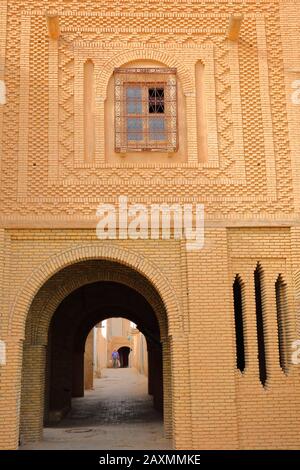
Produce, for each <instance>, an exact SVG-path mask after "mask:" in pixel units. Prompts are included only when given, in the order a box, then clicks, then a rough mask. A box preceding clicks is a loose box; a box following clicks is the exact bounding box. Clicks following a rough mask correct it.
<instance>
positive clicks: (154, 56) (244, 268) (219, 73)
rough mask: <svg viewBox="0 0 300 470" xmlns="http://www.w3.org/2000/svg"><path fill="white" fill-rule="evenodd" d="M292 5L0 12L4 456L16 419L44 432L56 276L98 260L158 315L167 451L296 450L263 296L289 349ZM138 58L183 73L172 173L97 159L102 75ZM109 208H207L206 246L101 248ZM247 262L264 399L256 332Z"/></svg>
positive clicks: (294, 211) (289, 380) (294, 324)
mask: <svg viewBox="0 0 300 470" xmlns="http://www.w3.org/2000/svg"><path fill="white" fill-rule="evenodd" d="M299 6H300V1H299V0H282V1H270V0H263V1H258V0H257V1H256V0H247V1H244V2H241V1H238V0H235V1H230V2H229V1H227V0H224V1H219V2H215V1H212V0H206V1H200V0H193V1H188V0H177V1H175V0H165V1H162V2H161V1H158V0H152V1H147V2H146V1H144V0H141V1H138V2H136V1H133V0H128V1H126V2H122V1H116V2H113V4H112V2H110V1H105V0H101V1H94V0H89V1H85V2H83V1H79V0H77V1H75V0H71V1H68V2H66V1H63V0H53V1H52V0H44V1H41V0H33V1H30V2H29V1H26V0H22V1H19V2H15V1H13V0H7V1H3V0H1V1H0V13H1V15H0V18H1V19H0V80H2V79H4V80H5V83H6V87H7V104H5V105H0V152H1V154H0V165H1V166H0V170H1V179H0V189H1V191H0V208H1V217H0V293H1V295H0V339H1V340H4V341H5V342H6V348H7V353H6V365H3V366H0V387H1V393H0V419H1V423H4V426H2V431H1V429H0V448H4V449H6V448H10V449H11V448H16V447H17V446H18V439H19V422H20V420H21V429H22V430H23V432H24V434H25V435H27V437H28V435H29V436H31V438H32V439H34V438H40V437H41V426H42V413H43V400H44V395H43V390H44V370H43V367H44V359H45V348H46V342H47V341H46V338H47V331H48V324H49V321H50V319H51V315H53V313H54V310H55V305H58V302H60V301H61V300H62V299H63V298H64V297H65V296H66V295H67V294H68V293H69V292H70V291H71V289H72V282H71V280H70V278H68V276H67V275H66V276H65V277H64V275H63V271H62V270H64V269H65V268H67V267H68V269H69V268H70V269H71V270H72V269H73V268H72V266H73V267H74V266H75V264H76V263H78V262H87V263H93V260H99V262H102V261H101V260H105V262H107V263H108V262H111V263H114V264H113V265H112V266H111V267H110V268H109V269H108V272H109V275H111V276H115V279H119V280H120V281H122V282H125V283H126V282H127V283H128V285H129V286H131V287H133V286H136V288H137V289H138V291H139V292H140V293H141V294H142V295H144V296H145V297H146V298H147V299H148V300H149V302H152V303H153V305H154V306H155V308H154V310H155V311H156V313H157V316H158V319H159V324H160V327H161V332H162V343H163V368H164V397H165V405H164V406H165V410H164V411H165V429H166V434H167V435H168V436H169V437H172V439H173V445H174V447H175V448H178V449H188V448H193V449H197V448H219V449H228V448H236V449H237V448H240V449H245V448H299V445H300V441H299V439H300V438H299V433H298V427H297V418H298V416H299V413H300V401H299V397H300V393H299V392H300V390H299V388H300V380H299V379H300V376H299V366H295V365H291V364H290V367H289V370H288V374H287V375H285V374H284V373H283V372H282V370H281V369H280V366H279V361H278V338H277V324H276V305H275V287H274V284H275V282H276V279H277V277H278V275H279V274H281V275H282V276H283V277H284V280H285V282H286V283H287V289H288V305H289V309H288V312H289V313H288V323H289V335H290V340H292V339H297V337H298V338H299V334H300V327H299V325H300V317H299V315H300V314H299V308H300V300H299V299H300V230H299V207H300V205H299V204H300V196H299V194H300V193H299V188H300V184H299V181H300V179H299V164H298V161H297V159H298V154H299V152H298V150H299V145H300V131H299V125H298V122H299V118H300V116H299V110H300V105H299V106H297V105H293V103H292V102H291V91H292V90H293V89H292V83H293V81H294V80H297V79H298V80H299V79H300V76H299V71H298V68H297V67H298V65H297V64H298V62H299V38H298V29H299V20H298V18H297V14H296V13H295V11H297V10H298V9H299ZM46 10H49V11H50V12H52V13H54V12H56V13H58V14H59V17H60V25H61V38H60V39H59V41H58V42H54V43H53V42H51V41H50V40H49V38H48V36H47V27H46V21H45V11H46ZM240 12H243V13H244V20H243V25H242V29H241V36H240V39H239V42H238V43H231V42H229V41H228V40H227V39H226V31H227V27H228V22H229V18H230V15H231V14H233V13H240ZM87 58H91V59H92V60H93V61H94V64H95V70H96V76H95V79H96V83H97V85H96V104H97V114H96V115H97V119H98V120H97V126H98V127H97V129H98V132H97V148H96V160H95V161H94V162H92V163H86V162H84V159H83V157H82V154H81V153H80V152H81V150H80V149H81V148H82V129H81V127H80V126H81V124H80V123H81V120H80V119H81V118H80V113H81V107H80V99H79V98H80V93H81V91H82V72H81V70H82V69H81V65H80V64H82V63H83V62H84V60H86V59H87ZM144 59H145V60H147V61H158V62H159V63H161V64H164V65H166V66H168V67H176V68H177V70H178V78H179V81H180V85H181V86H182V90H183V93H184V97H185V106H186V110H185V111H186V116H187V152H186V155H185V157H184V158H185V159H184V162H183V163H182V162H180V163H178V164H177V163H176V164H175V163H174V160H173V162H172V156H171V157H168V156H164V157H162V158H161V160H160V161H157V162H156V163H155V164H154V163H153V164H151V163H144V162H143V159H142V156H137V159H136V163H127V162H126V157H125V158H122V157H120V162H119V163H114V164H111V163H109V162H108V158H107V155H106V153H105V138H107V136H106V134H105V132H104V129H105V128H104V112H105V105H104V102H105V99H106V88H107V84H108V82H109V79H110V77H111V74H112V72H113V69H114V67H118V66H122V65H124V64H125V63H127V62H132V63H134V61H136V62H138V61H141V60H144ZM199 61H200V62H201V63H203V64H204V68H205V70H206V81H205V80H204V85H205V87H204V88H205V90H204V92H205V94H206V95H205V96H206V99H207V100H208V99H210V98H211V97H213V100H212V101H211V108H210V109H209V112H208V113H207V115H206V119H207V126H208V131H209V136H210V140H209V143H208V149H207V150H208V161H207V162H206V163H203V162H202V161H200V160H201V159H199V136H198V133H199V129H197V122H196V121H197V120H196V91H197V90H196V87H195V84H196V82H197V81H196V77H195V73H196V72H195V70H196V64H197V63H198V62H199ZM78 103H79V104H78ZM102 124H103V125H102ZM119 195H127V196H128V197H129V200H130V201H134V202H139V203H146V204H150V203H154V202H156V203H157V202H181V203H185V202H189V203H195V202H198V203H203V204H204V205H205V218H206V230H205V246H204V248H203V249H202V250H200V251H197V252H187V251H186V249H185V243H184V242H183V241H174V240H136V241H133V240H114V241H99V240H97V238H96V235H95V227H96V217H95V211H96V207H97V205H98V204H99V203H100V202H110V203H114V202H116V201H117V198H118V196H119ZM258 262H259V263H260V266H261V267H262V270H263V297H264V298H263V304H264V313H265V316H264V321H265V325H264V326H265V327H266V358H267V373H268V380H267V383H266V386H265V387H264V388H263V387H262V385H261V383H260V382H259V373H258V361H257V339H256V323H255V295H254V280H253V273H254V270H255V268H256V266H257V263H258ZM102 266H105V267H106V268H107V267H108V265H107V264H106V265H102ZM95 271H96V269H95V266H93V269H92V270H91V277H90V278H89V279H92V276H94V275H95ZM70 272H71V271H70ZM72 272H73V273H74V274H76V282H77V284H76V287H80V285H83V284H84V283H85V282H87V281H88V280H89V279H87V278H84V277H80V273H78V272H77V271H76V266H75V267H74V271H72ZM236 274H239V275H240V276H241V278H242V280H243V283H244V295H245V311H244V316H245V318H244V319H245V325H244V326H245V339H246V369H245V372H244V373H243V374H241V373H240V372H239V371H238V370H237V369H236V358H235V354H236V353H235V333H234V315H233V298H232V284H233V281H234V277H235V275H236ZM107 275H108V274H107ZM52 276H56V277H55V278H53V279H51V278H52ZM93 279H94V278H93ZM97 279H98V278H97ZM101 279H102V278H101ZM101 279H100V278H99V280H101ZM103 279H104V278H103ZM103 279H102V280H103ZM60 282H61V284H60ZM52 300H53V302H52ZM55 302H57V304H55ZM26 320H27V325H26ZM25 325H26V328H25ZM24 340H25V347H24V351H23V342H24ZM22 354H24V360H23V363H22ZM22 367H23V374H24V370H27V371H28V370H30V371H31V370H32V371H33V375H32V381H33V382H32V383H34V384H35V387H34V396H33V395H32V390H31V389H32V386H31V383H29V382H28V381H26V380H25V379H23V385H22V403H21V376H22ZM32 400H33V401H32ZM20 409H21V414H20Z"/></svg>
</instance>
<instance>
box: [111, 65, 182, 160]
mask: <svg viewBox="0 0 300 470" xmlns="http://www.w3.org/2000/svg"><path fill="white" fill-rule="evenodd" d="M114 75H115V129H116V131H115V150H116V152H127V151H149V150H150V151H162V152H175V151H176V150H177V147H178V137H177V80H176V69H168V68H129V69H122V68H118V69H115V72H114Z"/></svg>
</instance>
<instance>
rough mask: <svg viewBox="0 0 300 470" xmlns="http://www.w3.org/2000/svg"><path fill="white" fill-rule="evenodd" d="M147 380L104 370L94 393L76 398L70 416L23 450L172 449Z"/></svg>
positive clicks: (122, 371) (130, 373)
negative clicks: (148, 392)
mask: <svg viewBox="0 0 300 470" xmlns="http://www.w3.org/2000/svg"><path fill="white" fill-rule="evenodd" d="M170 448H171V443H170V441H169V440H168V439H165V438H164V437H163V424H162V421H161V417H160V415H159V414H158V413H157V412H156V411H155V410H154V408H153V406H152V397H150V396H149V395H148V394H147V379H146V378H145V377H144V376H141V375H139V374H137V373H136V371H135V370H133V369H116V370H115V369H104V370H103V374H102V378H101V379H96V380H95V381H94V390H92V391H87V392H86V393H85V397H83V398H75V399H73V402H72V410H71V412H70V413H69V414H68V416H67V417H66V418H65V419H64V420H63V421H62V422H61V423H60V424H59V425H56V426H55V428H54V427H51V428H45V429H44V440H43V441H42V442H39V443H35V444H31V445H24V446H22V447H21V449H129V450H130V449H170Z"/></svg>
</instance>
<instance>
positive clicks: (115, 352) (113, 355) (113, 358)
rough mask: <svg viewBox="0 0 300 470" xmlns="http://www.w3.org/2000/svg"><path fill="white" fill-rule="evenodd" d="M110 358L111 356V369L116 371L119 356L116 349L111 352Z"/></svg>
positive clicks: (118, 364) (118, 365)
mask: <svg viewBox="0 0 300 470" xmlns="http://www.w3.org/2000/svg"><path fill="white" fill-rule="evenodd" d="M111 356H112V363H113V368H114V369H116V368H117V367H120V356H119V353H118V351H117V350H116V349H114V350H113V352H112V355H111Z"/></svg>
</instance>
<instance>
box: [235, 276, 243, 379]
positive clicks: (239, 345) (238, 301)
mask: <svg viewBox="0 0 300 470" xmlns="http://www.w3.org/2000/svg"><path fill="white" fill-rule="evenodd" d="M233 301H234V322H235V340H236V366H237V368H238V369H239V370H240V371H241V372H243V371H244V370H245V342H244V319H243V287H242V281H241V279H240V277H239V275H236V277H235V280H234V283H233Z"/></svg>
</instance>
